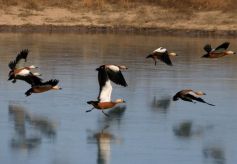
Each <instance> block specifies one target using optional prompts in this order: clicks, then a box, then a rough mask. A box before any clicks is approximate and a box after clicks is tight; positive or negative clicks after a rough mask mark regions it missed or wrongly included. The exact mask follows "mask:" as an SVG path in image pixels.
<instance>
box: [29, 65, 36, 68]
mask: <svg viewBox="0 0 237 164" xmlns="http://www.w3.org/2000/svg"><path fill="white" fill-rule="evenodd" d="M29 68H30V69H36V68H38V67H36V66H35V65H31V66H29Z"/></svg>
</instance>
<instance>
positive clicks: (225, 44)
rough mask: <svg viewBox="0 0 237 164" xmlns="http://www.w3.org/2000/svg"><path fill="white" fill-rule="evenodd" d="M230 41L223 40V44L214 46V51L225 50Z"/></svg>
mask: <svg viewBox="0 0 237 164" xmlns="http://www.w3.org/2000/svg"><path fill="white" fill-rule="evenodd" d="M229 45H230V43H229V42H224V43H223V44H221V45H219V46H218V47H216V48H215V50H214V52H216V53H218V52H219V53H220V52H223V51H225V50H226V49H227V48H228V47H229Z"/></svg>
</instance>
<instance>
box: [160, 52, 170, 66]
mask: <svg viewBox="0 0 237 164" xmlns="http://www.w3.org/2000/svg"><path fill="white" fill-rule="evenodd" d="M159 59H160V60H161V61H162V62H164V63H165V64H167V65H169V66H172V65H173V64H172V62H171V60H170V57H169V54H168V51H166V52H164V53H160V57H159Z"/></svg>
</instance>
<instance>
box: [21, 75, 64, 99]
mask: <svg viewBox="0 0 237 164" xmlns="http://www.w3.org/2000/svg"><path fill="white" fill-rule="evenodd" d="M21 80H24V81H25V82H27V83H29V84H30V85H31V88H30V89H29V90H28V91H26V92H25V95H26V96H30V95H31V94H32V93H42V92H46V91H49V90H60V89H62V88H61V87H59V86H58V82H59V80H57V79H51V80H49V81H46V82H42V79H41V78H39V77H37V76H34V75H28V76H21Z"/></svg>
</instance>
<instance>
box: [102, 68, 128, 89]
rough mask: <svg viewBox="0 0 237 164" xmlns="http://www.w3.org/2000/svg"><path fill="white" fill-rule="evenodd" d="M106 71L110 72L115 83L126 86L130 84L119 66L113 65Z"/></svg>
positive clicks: (110, 77) (110, 76) (109, 75)
mask: <svg viewBox="0 0 237 164" xmlns="http://www.w3.org/2000/svg"><path fill="white" fill-rule="evenodd" d="M116 67H117V68H116ZM106 72H107V74H108V77H109V79H110V80H111V81H113V82H114V83H115V84H118V85H122V86H124V87H126V86H128V84H127V82H126V81H125V79H124V77H123V74H122V72H121V71H120V69H119V67H118V66H114V65H111V66H109V67H107V68H106Z"/></svg>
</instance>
